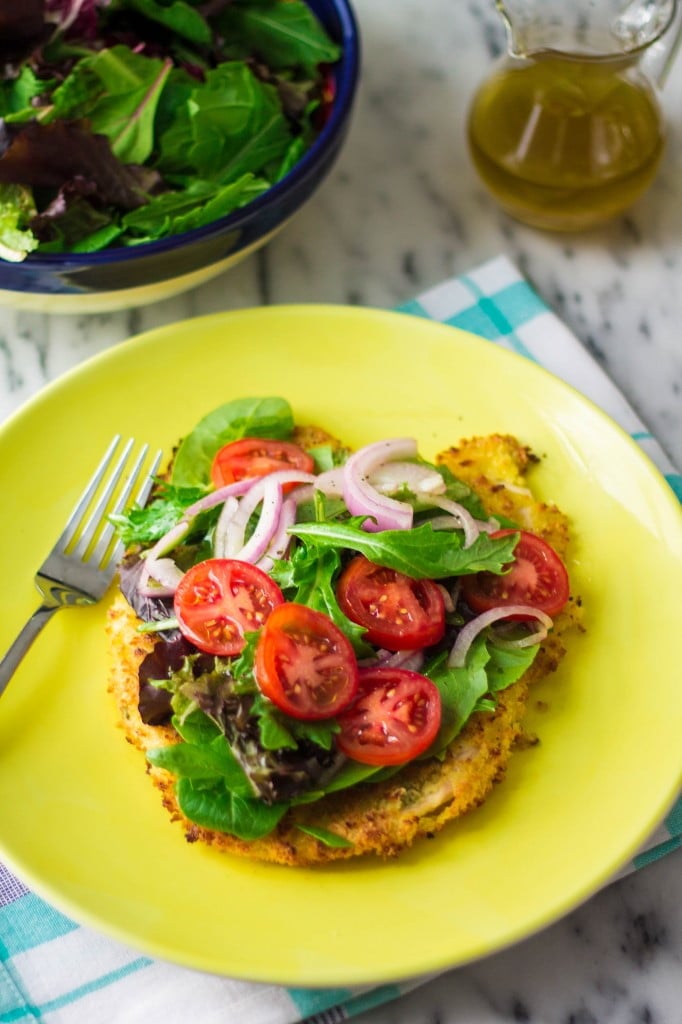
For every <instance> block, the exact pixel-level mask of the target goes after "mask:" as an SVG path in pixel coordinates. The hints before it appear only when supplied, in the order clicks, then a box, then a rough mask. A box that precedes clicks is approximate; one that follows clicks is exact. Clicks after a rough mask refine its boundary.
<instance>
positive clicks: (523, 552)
mask: <svg viewBox="0 0 682 1024" xmlns="http://www.w3.org/2000/svg"><path fill="white" fill-rule="evenodd" d="M510 533H519V535H520V536H519V542H518V544H517V545H516V548H515V549H514V561H513V562H512V563H511V568H510V570H509V572H508V573H505V574H504V575H502V576H496V575H495V573H492V572H479V573H476V574H475V575H472V576H464V577H463V579H462V591H463V594H464V597H465V598H466V601H467V603H468V604H469V606H470V607H471V608H472V610H473V611H475V612H486V611H488V610H489V609H490V608H497V607H499V606H500V605H510V604H528V605H532V606H533V608H539V609H540V611H543V612H545V613H546V614H547V615H556V614H557V612H560V611H561V609H562V608H563V607H564V605H565V604H566V602H567V601H568V596H569V580H568V573H567V572H566V566H565V565H564V563H563V562H562V561H561V559H560V558H559V556H558V554H557V553H556V551H555V550H554V548H553V547H551V546H550V545H549V544H548V543H547V541H545V540H543V539H542V537H538V536H537V535H536V534H534V533H527V532H526V531H525V530H520V531H518V530H496V531H495V532H494V533H491V534H490V536H491V537H506V536H508V535H509V534H510ZM515 617H516V618H520V617H521V616H515Z"/></svg>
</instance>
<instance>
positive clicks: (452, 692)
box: [424, 635, 490, 756]
mask: <svg viewBox="0 0 682 1024" xmlns="http://www.w3.org/2000/svg"><path fill="white" fill-rule="evenodd" d="M447 658H448V652H447V651H443V652H442V653H441V654H439V655H438V657H437V658H436V659H435V661H434V662H432V663H431V664H430V665H429V666H428V667H427V668H426V669H425V670H424V674H425V675H428V677H429V679H431V680H432V682H434V683H435V684H436V686H437V687H438V690H439V691H440V699H441V725H440V729H439V731H438V736H437V737H436V739H435V741H434V743H433V744H432V746H431V747H430V748H429V751H428V753H429V756H431V755H433V754H437V753H440V752H442V751H444V750H445V748H446V747H447V746H449V744H450V743H452V741H453V740H454V738H455V736H457V734H458V733H459V732H460V730H461V729H462V727H463V726H464V724H465V722H466V721H467V720H468V719H469V718H470V716H471V715H472V714H473V711H474V708H475V707H476V704H477V702H478V701H479V700H480V699H481V698H482V697H483V696H484V695H485V694H486V693H487V692H488V689H489V686H488V674H487V672H486V666H487V664H488V662H489V661H490V653H489V651H488V648H487V646H486V643H485V639H484V637H483V636H482V635H479V636H478V637H477V638H476V640H474V642H473V644H472V645H471V648H470V649H469V653H468V656H467V660H466V664H465V665H464V666H463V667H462V668H450V667H449V666H448V664H447Z"/></svg>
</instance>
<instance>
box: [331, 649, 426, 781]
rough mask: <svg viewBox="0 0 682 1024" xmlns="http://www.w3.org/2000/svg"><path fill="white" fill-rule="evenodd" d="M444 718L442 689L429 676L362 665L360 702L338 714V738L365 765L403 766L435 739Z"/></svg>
mask: <svg viewBox="0 0 682 1024" xmlns="http://www.w3.org/2000/svg"><path fill="white" fill-rule="evenodd" d="M440 719H441V702H440V692H439V690H438V687H437V686H436V684H435V683H432V682H431V680H430V679H427V678H426V676H423V675H420V673H419V672H410V671H408V670H407V669H404V668H389V667H381V666H379V667H377V668H368V669H363V670H362V671H361V672H360V688H359V690H358V696H357V698H356V700H355V701H354V702H353V704H352V705H351V707H349V708H348V710H347V711H344V712H343V714H341V715H339V719H338V721H339V725H340V726H341V732H340V733H339V734H338V736H337V738H336V742H337V744H338V747H339V749H340V750H341V751H342V753H344V754H346V756H347V757H351V758H353V760H354V761H360V762H361V763H362V764H373V765H391V764H404V763H405V762H406V761H411V760H413V758H415V757H418V756H419V755H420V754H423V753H424V751H425V750H426V749H427V748H428V747H429V746H430V745H431V744H432V743H433V741H434V739H435V738H436V735H437V734H438V729H439V728H440Z"/></svg>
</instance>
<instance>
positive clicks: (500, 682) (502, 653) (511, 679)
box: [486, 641, 540, 693]
mask: <svg viewBox="0 0 682 1024" xmlns="http://www.w3.org/2000/svg"><path fill="white" fill-rule="evenodd" d="M539 650H540V645H539V644H532V645H531V646H530V647H499V646H498V645H497V644H496V643H494V641H489V642H488V651H489V653H490V661H489V662H488V665H487V669H486V671H487V673H488V689H489V690H490V692H491V693H496V692H497V691H498V690H504V689H506V687H507V686H511V684H512V683H515V682H516V680H517V679H520V678H521V676H522V675H523V673H524V672H525V671H526V669H528V668H530V666H531V665H532V664H533V662H534V660H535V656H536V654H537V653H538V651H539Z"/></svg>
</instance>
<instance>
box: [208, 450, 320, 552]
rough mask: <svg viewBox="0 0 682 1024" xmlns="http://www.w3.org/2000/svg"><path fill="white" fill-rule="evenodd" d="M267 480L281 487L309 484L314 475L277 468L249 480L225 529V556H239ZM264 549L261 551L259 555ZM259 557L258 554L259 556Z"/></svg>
mask: <svg viewBox="0 0 682 1024" xmlns="http://www.w3.org/2000/svg"><path fill="white" fill-rule="evenodd" d="M267 480H270V481H272V482H273V483H276V484H278V485H279V487H280V491H281V488H282V486H283V485H284V484H299V483H301V484H311V483H314V481H315V477H314V476H313V474H312V473H304V472H303V471H302V470H295V469H279V470H277V471H276V472H275V473H268V475H267V476H263V477H258V478H256V479H255V480H251V486H250V488H249V490H248V491H247V492H246V494H245V495H244V496H243V498H242V499H241V501H240V503H239V508H238V509H237V511H236V512H235V514H234V515H233V516H232V517H231V519H230V522H229V523H228V524H227V527H226V530H225V542H224V548H225V555H224V557H225V558H239V557H241V556H240V555H239V552H240V551H241V550H242V548H243V547H244V544H245V540H244V536H245V533H246V526H247V524H248V522H249V519H250V518H251V516H252V515H253V513H254V512H255V511H256V509H257V508H258V506H259V504H260V503H261V501H262V500H263V493H264V490H263V489H264V486H265V482H266V481H267ZM262 554H264V551H263V552H261V555H262ZM259 557H260V556H259Z"/></svg>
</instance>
